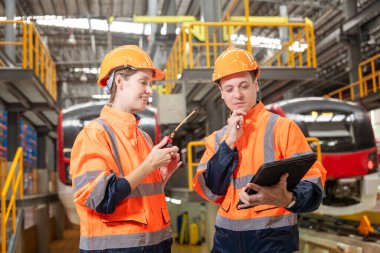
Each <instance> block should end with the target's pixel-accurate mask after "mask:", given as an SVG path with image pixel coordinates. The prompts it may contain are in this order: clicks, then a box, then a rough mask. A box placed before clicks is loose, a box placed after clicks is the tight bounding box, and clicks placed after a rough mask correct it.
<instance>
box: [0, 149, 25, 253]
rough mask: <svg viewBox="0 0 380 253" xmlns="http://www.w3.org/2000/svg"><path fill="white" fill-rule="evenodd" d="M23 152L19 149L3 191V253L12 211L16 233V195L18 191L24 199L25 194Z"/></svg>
mask: <svg viewBox="0 0 380 253" xmlns="http://www.w3.org/2000/svg"><path fill="white" fill-rule="evenodd" d="M17 165H18V173H17V175H16V168H17ZM23 174H24V168H23V152H22V148H21V147H19V148H18V149H17V151H16V154H15V156H14V159H13V162H12V165H11V168H10V170H9V173H8V176H7V179H6V181H5V184H4V187H3V189H2V191H1V252H2V253H6V252H7V234H6V229H7V222H8V219H9V215H10V213H11V211H12V233H13V234H15V233H16V194H17V189H18V190H19V196H20V199H23V198H24V192H23V187H24V186H23V178H24V177H23ZM11 182H12V195H11V197H10V199H9V202H8V206H6V202H7V195H8V190H9V187H10V184H11Z"/></svg>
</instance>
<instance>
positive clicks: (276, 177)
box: [236, 153, 317, 208]
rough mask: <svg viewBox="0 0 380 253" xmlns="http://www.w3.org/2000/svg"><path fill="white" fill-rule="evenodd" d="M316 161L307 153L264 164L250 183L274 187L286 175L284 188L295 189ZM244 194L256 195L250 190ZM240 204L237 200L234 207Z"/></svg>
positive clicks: (312, 154) (314, 156) (314, 157)
mask: <svg viewBox="0 0 380 253" xmlns="http://www.w3.org/2000/svg"><path fill="white" fill-rule="evenodd" d="M316 160H317V156H316V155H315V154H314V153H309V154H306V155H301V156H297V157H292V158H287V159H282V160H277V161H273V162H269V163H264V164H263V165H261V166H260V168H259V170H258V171H257V173H256V175H255V176H254V177H253V178H252V179H251V183H254V184H257V185H260V186H271V185H275V184H277V183H278V182H279V181H280V177H281V176H282V175H283V174H285V173H288V174H289V176H288V178H287V187H286V188H287V190H288V191H290V190H292V189H293V188H294V187H296V185H297V184H298V183H299V182H300V181H301V179H302V178H303V176H304V175H305V174H306V172H307V171H308V170H309V169H310V167H311V166H312V165H313V164H314V162H315V161H316ZM246 192H247V193H248V194H249V195H252V194H256V193H257V192H256V191H255V190H253V189H251V188H248V189H246ZM241 204H243V202H241V201H240V200H239V202H238V204H237V205H236V207H237V206H238V205H241ZM247 208H250V207H247Z"/></svg>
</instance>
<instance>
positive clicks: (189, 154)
mask: <svg viewBox="0 0 380 253" xmlns="http://www.w3.org/2000/svg"><path fill="white" fill-rule="evenodd" d="M204 145H205V142H204V141H190V142H189V143H188V144H187V175H188V183H189V191H191V192H192V191H193V190H194V189H193V168H194V166H198V164H199V163H194V162H193V147H202V146H204Z"/></svg>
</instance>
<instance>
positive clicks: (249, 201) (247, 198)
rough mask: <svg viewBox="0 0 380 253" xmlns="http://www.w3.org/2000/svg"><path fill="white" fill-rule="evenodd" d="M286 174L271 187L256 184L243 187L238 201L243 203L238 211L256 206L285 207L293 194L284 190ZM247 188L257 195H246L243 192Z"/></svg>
mask: <svg viewBox="0 0 380 253" xmlns="http://www.w3.org/2000/svg"><path fill="white" fill-rule="evenodd" d="M287 178H288V174H287V173H285V174H284V175H282V176H281V178H280V181H279V182H278V183H277V184H275V185H273V186H267V187H266V186H259V185H257V184H252V183H248V184H247V186H246V187H244V188H243V189H242V190H241V192H240V193H239V195H240V200H241V201H242V202H243V203H244V204H242V205H239V206H238V209H241V208H245V207H249V206H258V205H274V206H277V207H286V206H287V205H288V204H289V203H290V202H291V201H292V198H293V194H292V193H291V192H289V191H288V190H287V189H286V179H287ZM247 188H252V189H254V190H255V191H256V192H257V193H256V194H253V195H248V194H247V193H246V192H245V190H246V189H247Z"/></svg>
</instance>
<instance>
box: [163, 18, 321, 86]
mask: <svg viewBox="0 0 380 253" xmlns="http://www.w3.org/2000/svg"><path fill="white" fill-rule="evenodd" d="M230 19H231V22H191V23H184V24H183V25H182V28H181V30H180V31H179V34H178V35H177V37H176V39H175V41H174V43H173V47H172V50H171V52H170V55H169V57H168V63H167V65H166V80H167V81H168V82H167V83H166V86H165V90H166V92H167V93H170V92H171V90H172V89H173V88H174V84H173V83H170V81H174V80H178V79H179V78H180V77H181V76H182V73H183V70H184V69H194V68H198V67H203V68H212V67H213V65H214V62H215V60H216V58H217V56H218V55H219V54H220V53H221V52H222V51H223V50H225V49H226V48H228V47H232V46H233V47H240V48H245V49H246V50H247V51H249V52H251V53H253V55H254V56H255V55H256V53H257V52H258V51H259V50H267V53H268V54H267V55H268V56H267V57H266V58H265V59H262V60H260V62H259V64H260V65H261V66H278V67H290V68H296V67H307V68H316V66H317V61H316V54H315V43H314V28H313V23H312V22H311V21H310V20H309V19H305V20H304V22H290V21H289V20H288V18H287V17H249V22H246V21H244V20H245V19H246V17H231V18H230ZM266 28H271V29H279V28H286V29H287V30H288V37H289V40H288V41H284V42H279V43H278V44H277V45H276V44H271V45H272V46H273V48H267V47H269V46H268V45H269V44H265V45H264V44H257V43H256V44H255V40H258V38H257V37H251V34H254V32H255V29H266ZM239 36H240V37H241V38H242V39H238V38H239ZM268 39H269V38H268ZM273 43H275V42H273ZM300 45H302V46H303V47H301V48H300ZM274 47H276V48H274ZM210 78H211V77H210Z"/></svg>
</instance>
